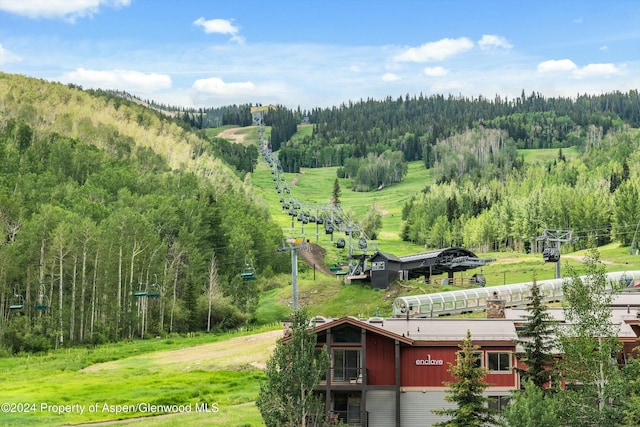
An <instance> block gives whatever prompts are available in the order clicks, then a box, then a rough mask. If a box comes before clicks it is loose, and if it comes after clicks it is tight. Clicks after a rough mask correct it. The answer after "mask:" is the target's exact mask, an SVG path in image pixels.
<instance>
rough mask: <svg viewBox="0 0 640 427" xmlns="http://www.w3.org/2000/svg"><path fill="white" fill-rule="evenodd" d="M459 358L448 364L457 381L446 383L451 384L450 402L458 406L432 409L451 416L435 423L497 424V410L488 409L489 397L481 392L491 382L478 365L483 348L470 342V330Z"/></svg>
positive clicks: (457, 426) (462, 426)
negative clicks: (454, 362)
mask: <svg viewBox="0 0 640 427" xmlns="http://www.w3.org/2000/svg"><path fill="white" fill-rule="evenodd" d="M459 347H460V351H459V352H458V360H457V363H456V364H455V365H454V364H452V363H449V373H451V375H452V376H453V377H454V378H455V381H451V382H445V385H446V386H447V387H448V390H447V393H448V394H447V396H446V397H445V400H446V401H447V402H455V403H456V404H457V407H456V408H450V409H440V410H435V411H433V413H434V414H436V415H444V416H449V417H451V419H450V420H447V421H443V422H440V423H436V424H434V426H438V427H481V426H485V425H495V422H496V420H495V412H494V411H493V410H492V409H489V407H488V406H487V405H488V402H489V398H487V397H485V396H484V395H483V394H482V393H483V392H484V390H485V389H486V388H487V386H488V385H489V384H487V383H486V382H485V381H484V378H485V376H486V375H487V373H488V372H489V371H488V370H487V368H485V367H483V366H480V365H478V363H477V362H478V355H477V351H478V350H479V349H480V347H478V346H476V345H473V344H472V343H471V332H470V331H467V337H466V338H465V339H464V340H463V341H462V344H460V345H459Z"/></svg>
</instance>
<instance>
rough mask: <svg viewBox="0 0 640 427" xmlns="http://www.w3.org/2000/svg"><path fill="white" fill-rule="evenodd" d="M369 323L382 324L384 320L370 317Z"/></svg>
mask: <svg viewBox="0 0 640 427" xmlns="http://www.w3.org/2000/svg"><path fill="white" fill-rule="evenodd" d="M369 323H384V319H383V318H382V317H370V318H369Z"/></svg>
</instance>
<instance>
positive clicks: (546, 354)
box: [515, 277, 557, 388]
mask: <svg viewBox="0 0 640 427" xmlns="http://www.w3.org/2000/svg"><path fill="white" fill-rule="evenodd" d="M525 319H526V322H524V323H523V325H522V326H523V327H522V329H521V330H520V331H518V337H519V338H520V339H519V340H518V341H517V344H519V345H520V346H522V348H523V351H522V352H521V353H519V354H518V357H519V360H520V361H522V363H524V364H525V365H526V366H525V367H524V368H519V367H516V368H515V370H516V372H518V373H519V374H520V382H521V384H525V383H526V382H527V380H531V382H532V383H533V384H534V385H535V386H536V387H538V388H544V387H545V386H548V385H550V384H553V383H554V381H553V380H555V379H557V374H556V369H555V366H554V358H553V354H552V353H551V352H552V350H553V347H554V341H553V336H554V333H553V328H554V321H553V319H552V318H551V316H550V315H549V312H548V311H547V307H546V306H545V305H544V304H543V303H542V296H541V295H540V287H539V286H538V283H537V282H536V280H535V277H534V279H533V285H532V286H531V305H530V306H529V315H528V316H526V317H525Z"/></svg>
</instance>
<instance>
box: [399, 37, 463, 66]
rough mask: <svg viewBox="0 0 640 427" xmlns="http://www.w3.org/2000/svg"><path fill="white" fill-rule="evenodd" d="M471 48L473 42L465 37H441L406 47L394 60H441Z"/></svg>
mask: <svg viewBox="0 0 640 427" xmlns="http://www.w3.org/2000/svg"><path fill="white" fill-rule="evenodd" d="M472 48H473V42H472V41H471V40H469V39H468V38H466V37H461V38H459V39H448V38H447V39H442V40H438V41H436V42H429V43H425V44H423V45H422V46H418V47H411V48H409V49H406V50H405V51H404V52H402V53H401V54H399V55H396V56H395V58H394V60H395V61H398V62H427V61H442V60H444V59H447V58H450V57H452V56H455V55H457V54H459V53H462V52H465V51H467V50H469V49H472Z"/></svg>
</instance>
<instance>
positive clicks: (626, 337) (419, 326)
mask: <svg viewBox="0 0 640 427" xmlns="http://www.w3.org/2000/svg"><path fill="white" fill-rule="evenodd" d="M617 303H618V305H617V306H616V305H615V304H614V306H613V308H612V314H613V317H612V321H613V322H614V323H617V324H618V325H619V326H620V333H619V338H620V340H621V341H622V342H624V344H625V345H624V348H625V353H624V354H623V355H621V358H622V359H623V360H625V358H626V356H627V355H628V354H629V353H631V352H633V349H634V348H635V347H636V346H637V341H638V334H639V333H640V318H639V316H638V314H637V312H636V310H637V308H636V307H640V296H631V295H627V296H625V297H622V296H621V297H619V298H618V299H617ZM631 307H634V308H633V309H631ZM550 311H551V313H552V315H553V316H554V317H556V318H557V319H558V320H559V321H562V317H563V316H562V310H561V309H558V310H550ZM504 313H505V318H500V319H452V318H388V319H382V318H379V317H375V318H370V319H356V318H353V317H345V318H341V319H335V320H330V319H325V318H322V317H316V318H315V319H314V321H315V333H316V334H317V338H318V346H319V347H320V346H324V345H326V348H327V351H328V352H329V355H330V358H331V367H330V369H329V372H328V373H327V376H326V379H325V380H324V381H322V382H321V383H320V385H319V386H318V387H317V391H318V392H319V393H321V394H323V395H324V399H325V407H326V409H327V412H328V413H330V414H333V417H339V418H340V419H341V420H342V421H344V422H346V423H348V424H349V425H353V426H364V427H378V426H380V427H389V426H401V427H412V426H420V427H423V426H429V425H432V424H433V423H434V422H438V421H444V420H446V419H447V418H445V417H441V416H437V415H435V414H434V413H433V412H432V411H433V410H434V409H443V408H451V407H454V404H453V403H450V402H447V401H445V396H446V395H447V393H446V390H447V388H446V386H445V385H444V383H445V382H447V381H453V380H454V378H453V377H452V376H451V374H449V372H448V370H449V363H452V364H455V361H456V357H457V352H458V351H459V350H460V348H459V345H460V344H461V343H462V340H463V339H464V338H465V337H466V335H467V331H470V332H471V339H472V343H473V344H474V345H476V346H479V350H478V360H479V363H481V364H482V365H483V366H485V367H486V368H487V369H488V371H489V374H488V375H487V376H486V377H485V381H486V382H487V383H488V384H489V387H487V389H486V390H485V392H484V394H485V395H486V396H489V397H491V398H492V399H491V405H492V406H493V407H495V408H496V409H500V408H501V407H502V406H504V405H505V404H506V403H507V402H508V399H509V397H510V395H511V393H512V392H513V391H514V390H518V389H520V378H519V376H518V374H517V373H516V371H515V370H514V369H513V368H514V366H516V364H517V363H518V360H517V358H516V353H517V352H518V351H520V350H521V349H519V348H516V341H517V339H518V335H517V327H518V326H519V325H520V324H521V323H522V321H523V320H522V319H523V317H524V316H526V315H527V314H528V312H526V311H525V310H506V311H505V312H504Z"/></svg>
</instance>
